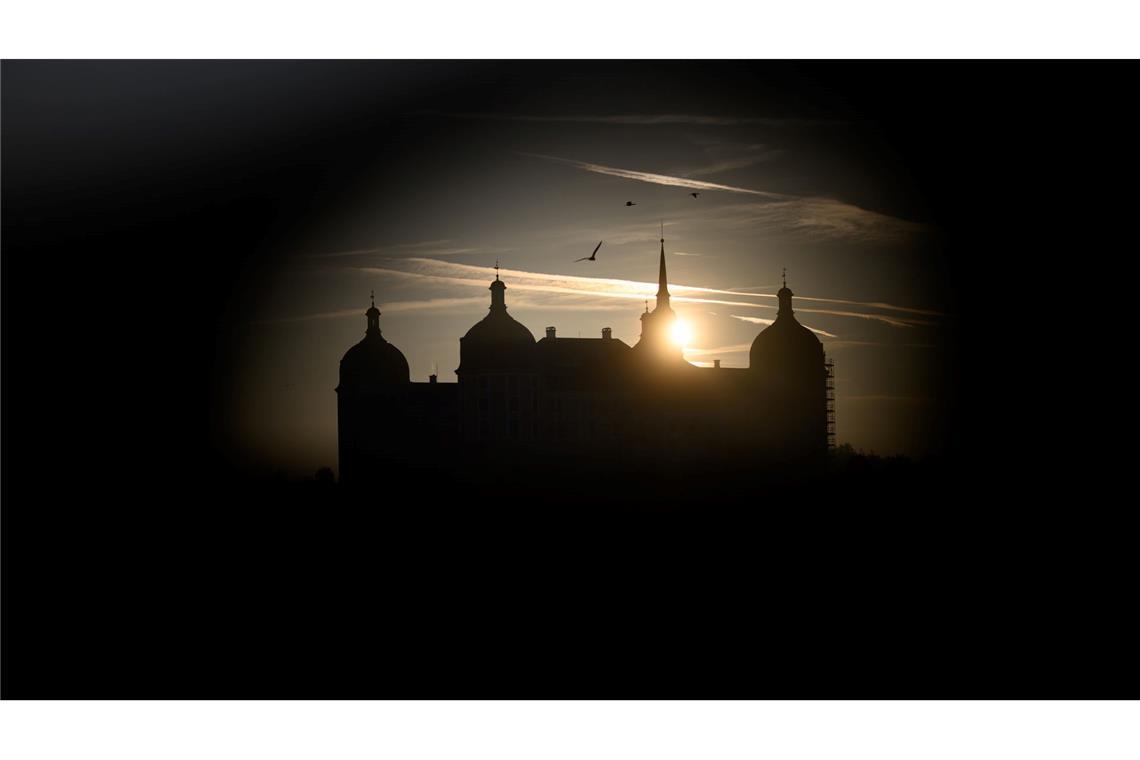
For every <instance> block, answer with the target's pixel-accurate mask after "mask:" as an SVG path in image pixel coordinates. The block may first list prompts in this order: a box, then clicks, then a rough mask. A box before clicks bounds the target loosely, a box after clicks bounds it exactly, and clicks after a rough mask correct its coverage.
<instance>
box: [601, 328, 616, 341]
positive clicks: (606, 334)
mask: <svg viewBox="0 0 1140 760" xmlns="http://www.w3.org/2000/svg"><path fill="white" fill-rule="evenodd" d="M612 337H614V331H613V330H611V329H610V328H608V327H603V328H602V340H609V339H610V338H612Z"/></svg>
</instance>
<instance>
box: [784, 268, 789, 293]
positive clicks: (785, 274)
mask: <svg viewBox="0 0 1140 760" xmlns="http://www.w3.org/2000/svg"><path fill="white" fill-rule="evenodd" d="M784 287H785V288H786V287H788V268H787V267H784Z"/></svg>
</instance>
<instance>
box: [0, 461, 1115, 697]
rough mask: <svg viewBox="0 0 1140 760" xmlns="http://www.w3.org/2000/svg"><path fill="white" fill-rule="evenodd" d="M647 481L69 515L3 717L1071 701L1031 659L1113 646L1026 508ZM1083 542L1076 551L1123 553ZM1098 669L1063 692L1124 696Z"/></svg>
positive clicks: (1040, 519) (248, 484)
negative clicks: (944, 699)
mask: <svg viewBox="0 0 1140 760" xmlns="http://www.w3.org/2000/svg"><path fill="white" fill-rule="evenodd" d="M659 475H660V477H659V478H658V479H657V480H656V481H654V483H655V485H654V484H645V485H644V487H643V488H641V489H640V490H639V491H638V495H637V498H632V497H631V495H630V494H629V493H626V494H623V495H621V498H612V497H606V493H611V492H607V491H606V490H605V489H603V488H600V485H605V484H604V478H597V477H595V478H591V477H587V476H583V477H581V478H578V479H567V480H565V481H564V482H562V483H560V484H559V487H558V488H551V489H548V490H547V491H546V492H543V493H537V492H534V493H516V492H513V491H511V490H510V489H509V488H508V487H507V486H508V484H504V483H503V482H499V481H496V480H494V479H491V478H489V479H488V481H487V482H486V483H485V484H484V486H483V487H481V488H475V489H472V490H468V491H466V492H462V493H461V492H457V491H447V490H446V489H445V488H444V486H443V485H440V484H431V483H427V484H423V485H422V486H420V487H417V488H416V489H406V490H404V489H400V488H399V487H398V485H395V484H393V485H392V486H391V487H390V488H388V489H387V490H385V491H384V492H383V493H372V494H364V495H363V497H361V496H359V495H358V496H356V497H352V496H350V495H349V494H346V493H342V492H341V491H340V489H339V487H337V486H335V485H333V484H329V483H321V482H319V481H317V480H310V481H305V482H288V481H279V482H272V481H268V482H267V481H261V480H255V481H242V480H232V481H230V482H228V483H227V484H226V486H225V488H220V487H217V484H216V483H215V484H213V486H214V487H213V489H211V490H213V493H210V492H209V491H208V490H207V489H198V488H194V487H191V486H188V487H187V488H185V489H182V490H181V491H172V492H170V493H166V494H155V495H154V497H153V499H150V500H149V501H148V503H147V506H146V508H145V509H144V510H141V511H140V510H139V509H136V508H131V509H125V508H120V509H114V508H110V509H106V510H94V509H92V510H90V511H86V512H80V513H78V514H77V513H76V512H69V513H68V515H67V517H68V520H67V521H66V522H64V521H62V520H60V521H58V522H55V523H54V524H55V525H56V529H55V530H54V531H52V532H51V533H47V532H41V533H39V535H43V536H49V535H50V536H51V538H52V540H51V542H50V543H49V544H44V545H41V546H32V545H23V546H20V547H18V551H19V553H20V559H21V562H19V563H13V564H12V565H10V567H12V568H13V570H12V571H11V575H10V577H9V578H8V579H7V581H8V585H7V588H8V590H9V593H10V594H12V596H10V597H9V599H8V600H7V605H8V606H7V609H9V610H13V611H18V613H19V614H18V615H13V616H11V617H9V618H8V619H7V620H6V621H5V622H6V625H5V637H6V641H5V647H6V651H7V657H6V661H5V672H4V690H5V696H12V697H55V698H61V697H77V698H78V697H134V698H141V697H146V698H162V697H167V698H174V697H211V698H221V697H235V698H236V697H241V698H246V697H262V698H277V697H290V698H299V697H401V698H402V697H428V696H431V697H554V696H558V697H565V696H591V697H597V696H616V697H671V696H686V697H693V696H698V697H703V696H722V697H723V696H749V697H796V696H820V695H823V696H831V697H849V696H859V697H865V696H877V697H878V696H881V697H898V696H908V697H913V696H947V695H950V696H954V695H977V694H985V695H989V694H1000V695H1002V696H1011V697H1012V696H1022V695H1027V696H1034V695H1039V694H1050V693H1053V692H1055V691H1059V690H1060V687H1065V688H1064V693H1065V694H1066V695H1068V696H1074V695H1076V696H1079V695H1080V691H1081V690H1080V688H1077V689H1075V690H1074V683H1076V684H1077V685H1078V686H1079V684H1080V683H1084V681H1083V679H1086V678H1087V673H1088V671H1087V670H1073V669H1072V668H1073V667H1075V666H1069V665H1066V666H1065V667H1061V666H1060V665H1058V664H1057V662H1058V661H1056V660H1051V659H1050V658H1049V652H1048V651H1047V650H1048V649H1049V648H1050V647H1053V646H1055V644H1056V641H1057V640H1058V637H1059V636H1062V635H1066V634H1065V633H1064V632H1072V631H1077V630H1080V629H1081V628H1082V627H1083V626H1086V625H1091V624H1093V621H1097V623H1096V624H1097V628H1098V630H1100V631H1103V634H1101V636H1102V640H1104V641H1110V640H1112V639H1113V638H1114V637H1116V638H1118V637H1120V636H1121V635H1123V631H1124V630H1126V629H1124V628H1122V627H1115V626H1113V625H1111V624H1109V623H1111V619H1112V618H1114V617H1119V616H1121V615H1123V614H1124V612H1123V611H1124V609H1125V608H1126V605H1125V604H1124V600H1123V599H1116V600H1113V599H1112V598H1111V597H1112V594H1111V592H1109V591H1108V588H1109V586H1108V585H1106V586H1105V587H1104V588H1100V589H1098V588H1090V587H1081V588H1077V587H1074V584H1073V583H1072V580H1071V576H1070V572H1069V571H1068V570H1067V569H1066V568H1067V565H1066V563H1063V562H1061V563H1058V562H1057V559H1058V555H1059V553H1060V552H1061V551H1062V550H1061V549H1060V548H1059V546H1058V545H1057V544H1056V543H1054V541H1055V538H1056V536H1057V530H1058V528H1059V527H1063V526H1058V525H1057V523H1056V522H1055V521H1054V519H1053V518H1051V517H1048V516H1046V515H1044V514H1043V513H1042V510H1041V505H1039V504H1027V503H1019V502H1017V501H1012V500H1005V499H1003V494H1001V493H998V492H996V491H992V492H989V493H987V492H985V491H984V490H982V489H981V485H982V483H984V481H980V480H978V479H976V478H966V477H964V476H963V473H962V471H961V470H952V469H950V468H949V467H948V466H947V463H945V462H938V461H931V462H922V463H916V462H910V461H907V460H882V459H870V458H859V457H853V458H848V459H847V460H846V461H843V462H839V463H836V464H833V465H832V466H831V467H830V468H829V469H828V471H827V472H826V473H824V474H823V475H822V476H819V477H817V478H816V479H814V480H811V481H802V480H800V481H796V480H787V481H786V482H779V480H778V479H776V478H774V477H771V476H767V477H764V478H757V479H756V481H755V482H752V483H746V482H742V481H740V480H735V481H733V480H729V481H715V480H709V481H708V482H701V483H699V484H697V485H696V486H693V485H692V484H690V487H688V488H682V487H681V484H679V483H678V482H677V480H676V479H675V478H672V477H671V476H670V473H668V472H662V473H660V474H659ZM468 485H469V484H468ZM611 485H612V484H611ZM51 512H52V508H50V507H47V506H45V507H44V510H43V511H42V512H41V513H40V514H39V515H38V518H39V519H40V520H42V521H44V524H47V523H52V522H53V515H52V514H51ZM57 516H59V517H62V516H63V515H62V514H59V515H57ZM1083 525H1084V526H1085V527H1082V528H1081V529H1079V530H1078V529H1076V528H1069V529H1066V530H1067V535H1066V539H1067V541H1068V544H1067V545H1068V546H1070V547H1073V546H1078V547H1079V546H1082V545H1085V544H1087V542H1090V541H1094V540H1095V541H1098V542H1101V544H1105V542H1106V539H1107V541H1108V542H1111V541H1115V540H1119V538H1115V539H1114V538H1113V537H1105V536H1099V535H1098V536H1094V535H1090V533H1089V532H1088V531H1089V528H1088V527H1087V526H1088V525H1089V523H1088V522H1085V523H1083ZM20 527H27V526H26V525H24V526H20ZM40 527H43V526H42V525H41V526H40ZM21 535H32V534H31V533H29V532H22V533H21ZM111 539H113V540H111ZM1069 551H1072V550H1071V549H1070V550H1069ZM60 556H66V557H67V558H68V561H67V562H66V563H59V562H56V561H54V560H53V559H49V558H54V557H60ZM1073 556H1074V557H1075V556H1077V555H1073ZM1081 556H1083V557H1084V559H1085V560H1089V559H1093V560H1094V561H1097V562H1102V563H1103V564H1104V571H1105V573H1110V572H1112V570H1111V568H1112V567H1113V565H1114V563H1116V562H1120V561H1122V558H1121V557H1114V556H1113V552H1112V551H1111V550H1108V551H1106V552H1104V553H1103V554H1098V555H1097V556H1095V557H1090V556H1089V555H1087V554H1085V555H1081ZM35 557H41V558H42V561H41V562H39V563H36V562H34V561H32V560H33V559H34V558H35ZM1062 599H1063V600H1064V601H1065V604H1066V605H1067V609H1068V610H1069V611H1070V612H1069V614H1068V615H1066V617H1065V618H1063V619H1061V618H1058V617H1057V616H1056V615H1055V614H1054V612H1053V611H1054V610H1055V609H1056V608H1057V607H1056V605H1058V604H1059V603H1060V600H1062ZM1114 604H1115V605H1116V606H1111V605H1114ZM1081 611H1084V614H1083V616H1082V615H1080V614H1079V613H1081ZM1073 614H1078V617H1077V618H1073V617H1072V615H1073ZM1069 640H1070V641H1072V639H1071V638H1070V639H1069ZM1102 651H1107V650H1100V649H1095V648H1093V649H1087V650H1086V651H1085V655H1084V658H1083V659H1082V660H1081V662H1082V663H1083V664H1082V665H1081V666H1080V667H1081V668H1095V667H1103V668H1108V669H1106V670H1102V671H1100V672H1102V673H1104V674H1107V675H1106V676H1105V677H1108V678H1109V679H1110V681H1112V680H1114V679H1117V676H1116V675H1113V674H1119V678H1120V679H1123V678H1124V677H1125V675H1126V673H1127V672H1129V671H1128V670H1127V669H1126V668H1125V667H1124V665H1123V664H1122V663H1119V662H1114V663H1108V662H1101V658H1102V655H1101V652H1102ZM1121 682H1122V683H1123V681H1121ZM1101 686H1102V687H1103V684H1101ZM1109 686H1110V688H1111V683H1110V684H1109ZM1097 693H1099V694H1103V693H1105V691H1104V689H1103V688H1101V689H1100V690H1099V691H1098V692H1097Z"/></svg>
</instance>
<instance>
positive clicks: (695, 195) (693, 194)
mask: <svg viewBox="0 0 1140 760" xmlns="http://www.w3.org/2000/svg"><path fill="white" fill-rule="evenodd" d="M689 195H691V196H693V197H694V198H696V197H697V196H698V195H700V193H689Z"/></svg>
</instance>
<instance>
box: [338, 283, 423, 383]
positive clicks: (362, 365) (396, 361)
mask: <svg viewBox="0 0 1140 760" xmlns="http://www.w3.org/2000/svg"><path fill="white" fill-rule="evenodd" d="M364 315H365V316H366V317H368V329H367V331H366V332H365V333H364V340H362V341H360V342H359V343H357V344H356V345H355V346H353V347H352V348H350V349H348V352H347V353H345V355H344V358H342V359H341V360H340V387H341V388H345V387H354V388H360V387H367V386H372V385H393V384H397V383H406V382H409V380H410V377H411V373H410V372H409V370H408V360H407V359H405V358H404V355H403V354H402V353H400V349H398V348H396V347H395V346H393V345H392V344H391V343H389V342H388V341H386V340H384V336H383V335H382V334H381V333H380V310H379V309H377V308H376V298H375V294H373V298H372V306H371V308H369V309H368V311H366V312H365V313H364Z"/></svg>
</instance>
